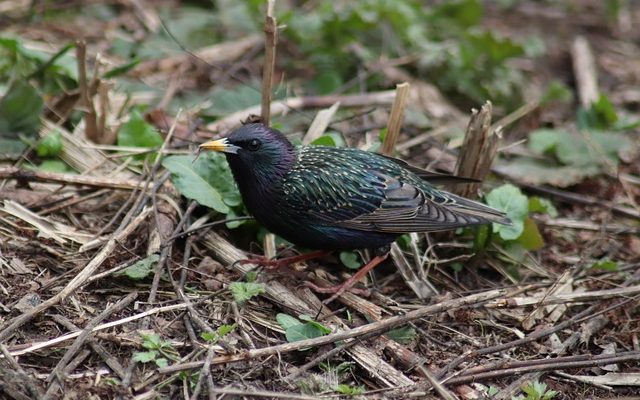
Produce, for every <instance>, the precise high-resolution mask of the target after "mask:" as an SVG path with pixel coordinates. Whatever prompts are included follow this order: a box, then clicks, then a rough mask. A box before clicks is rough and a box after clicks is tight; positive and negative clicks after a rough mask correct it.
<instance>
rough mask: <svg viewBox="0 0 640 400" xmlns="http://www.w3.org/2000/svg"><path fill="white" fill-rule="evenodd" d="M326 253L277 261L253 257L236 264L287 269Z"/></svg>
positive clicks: (313, 253) (315, 253)
mask: <svg viewBox="0 0 640 400" xmlns="http://www.w3.org/2000/svg"><path fill="white" fill-rule="evenodd" d="M327 254H328V253H327V252H326V251H313V252H311V253H305V254H299V255H297V256H292V257H285V258H278V259H269V258H266V257H264V256H259V255H257V256H253V257H251V258H248V259H246V260H239V261H237V263H238V264H242V265H244V264H256V265H260V266H262V267H264V268H265V269H271V270H273V269H279V268H282V267H287V266H289V265H292V264H295V263H299V262H302V261H307V260H311V259H313V258H320V257H323V256H325V255H327Z"/></svg>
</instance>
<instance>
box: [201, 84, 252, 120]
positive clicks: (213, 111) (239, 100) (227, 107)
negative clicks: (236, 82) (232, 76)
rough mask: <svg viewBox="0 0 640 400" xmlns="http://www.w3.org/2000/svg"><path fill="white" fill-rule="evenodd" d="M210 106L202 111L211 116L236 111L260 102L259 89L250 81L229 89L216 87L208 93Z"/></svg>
mask: <svg viewBox="0 0 640 400" xmlns="http://www.w3.org/2000/svg"><path fill="white" fill-rule="evenodd" d="M209 99H210V102H211V106H210V107H209V108H207V109H205V110H203V112H204V113H206V114H207V115H212V116H220V117H222V116H225V115H229V114H231V113H234V112H236V111H240V110H244V109H246V108H249V107H252V106H255V105H258V104H260V100H261V97H260V91H259V90H256V89H255V87H253V86H252V84H251V83H249V84H247V85H242V86H237V87H233V88H230V89H224V88H216V89H214V90H213V91H212V92H211V94H210V95H209Z"/></svg>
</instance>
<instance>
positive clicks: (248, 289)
mask: <svg viewBox="0 0 640 400" xmlns="http://www.w3.org/2000/svg"><path fill="white" fill-rule="evenodd" d="M229 290H231V294H233V299H234V300H235V302H236V303H239V304H242V303H244V302H245V301H247V300H249V299H250V298H252V297H255V296H258V295H259V294H262V293H264V284H262V283H256V282H233V283H231V284H230V285H229Z"/></svg>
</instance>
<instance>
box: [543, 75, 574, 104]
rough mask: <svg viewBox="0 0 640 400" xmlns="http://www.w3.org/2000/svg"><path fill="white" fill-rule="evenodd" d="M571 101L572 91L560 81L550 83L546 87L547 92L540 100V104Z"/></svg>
mask: <svg viewBox="0 0 640 400" xmlns="http://www.w3.org/2000/svg"><path fill="white" fill-rule="evenodd" d="M572 100H573V91H572V90H571V88H569V87H568V86H567V85H565V84H564V83H562V82H561V81H556V80H554V81H551V83H550V84H549V86H547V91H546V93H545V94H544V96H543V97H542V99H540V104H542V105H546V104H548V103H550V102H553V101H559V102H563V103H569V102H571V101H572Z"/></svg>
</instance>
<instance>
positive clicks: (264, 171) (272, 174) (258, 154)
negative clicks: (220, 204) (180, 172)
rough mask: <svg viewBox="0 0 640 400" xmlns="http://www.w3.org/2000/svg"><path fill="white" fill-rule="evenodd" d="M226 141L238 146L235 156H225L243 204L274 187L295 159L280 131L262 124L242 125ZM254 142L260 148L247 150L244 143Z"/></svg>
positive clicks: (292, 148)
mask: <svg viewBox="0 0 640 400" xmlns="http://www.w3.org/2000/svg"><path fill="white" fill-rule="evenodd" d="M228 140H229V142H231V143H237V144H238V145H239V147H241V149H240V150H239V151H238V152H237V153H236V154H229V153H227V154H225V155H226V156H227V161H228V162H229V167H230V168H231V171H232V172H233V175H234V178H235V180H236V182H237V183H238V186H239V188H240V192H241V194H242V197H243V198H244V199H245V202H246V200H247V197H254V196H260V195H264V194H266V193H268V192H269V190H270V189H271V188H272V187H274V186H277V185H278V183H279V182H280V180H281V179H282V178H283V177H284V176H285V175H286V174H287V173H288V172H289V171H290V170H291V168H292V167H293V164H294V163H295V160H296V150H295V148H294V146H293V145H292V144H291V142H289V140H288V139H287V138H286V137H285V136H284V135H283V134H282V133H281V132H279V131H277V130H275V129H271V128H268V127H266V126H264V125H262V124H248V125H244V126H242V127H241V128H239V129H237V130H236V131H234V132H233V133H232V134H231V135H229V137H228ZM255 140H258V141H259V142H260V147H259V148H258V149H257V150H255V151H251V150H249V149H248V148H247V145H246V144H247V143H250V142H251V141H255Z"/></svg>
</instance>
